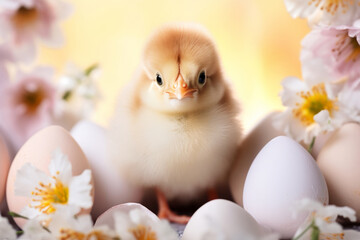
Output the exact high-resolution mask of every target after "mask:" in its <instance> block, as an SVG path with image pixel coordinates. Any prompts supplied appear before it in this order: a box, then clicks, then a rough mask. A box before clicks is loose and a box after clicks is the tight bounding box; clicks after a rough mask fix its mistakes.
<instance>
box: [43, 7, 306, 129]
mask: <svg viewBox="0 0 360 240" xmlns="http://www.w3.org/2000/svg"><path fill="white" fill-rule="evenodd" d="M68 1H69V2H71V3H72V4H73V5H74V14H73V15H72V16H71V17H70V18H69V19H68V20H67V21H65V22H64V24H63V25H62V27H63V30H64V34H65V37H66V44H65V46H64V47H63V48H61V49H57V50H51V49H44V48H42V50H41V54H40V58H39V61H38V62H40V63H44V64H51V65H53V66H55V67H56V68H57V70H58V71H59V72H60V71H62V70H63V68H64V66H65V64H66V62H67V61H72V62H75V63H76V64H78V65H80V66H83V67H86V66H88V65H90V64H92V63H94V62H98V63H100V65H101V67H102V77H101V79H100V87H101V90H102V92H103V95H104V99H103V100H102V101H101V102H100V103H99V105H98V109H97V112H96V113H95V116H94V120H95V121H96V122H98V123H100V124H102V125H105V126H106V124H107V122H108V120H109V118H110V117H111V115H112V111H113V108H114V104H115V100H116V96H117V94H118V92H119V90H120V89H121V87H122V86H123V85H124V84H125V83H126V82H127V81H129V80H130V79H131V76H132V74H133V72H134V70H135V68H136V67H137V65H138V63H139V60H140V54H141V50H142V47H143V45H144V42H145V41H146V38H147V36H148V35H149V34H150V33H151V32H152V31H153V30H154V29H156V28H157V27H159V26H161V25H162V24H163V23H167V22H173V21H186V22H197V23H201V24H203V25H204V26H205V27H206V28H207V29H208V30H209V31H210V32H211V33H212V35H213V37H214V39H215V40H216V43H217V46H218V49H219V52H220V55H221V58H222V62H223V66H224V68H225V71H226V73H227V75H228V77H229V78H230V79H231V80H232V81H233V83H234V87H235V88H236V93H237V96H238V98H239V99H240V100H241V102H242V106H243V122H244V127H245V130H249V128H251V126H253V124H254V123H255V122H256V121H257V120H259V119H260V118H261V117H262V116H263V115H264V114H266V113H267V112H269V111H272V110H274V109H281V102H280V98H279V97H278V93H279V91H280V90H281V85H280V82H281V80H282V79H283V78H284V77H286V76H288V75H295V76H298V77H300V76H301V72H300V63H299V60H298V59H299V50H300V41H301V39H302V38H303V37H304V36H305V35H306V33H307V32H308V27H307V24H306V21H305V20H299V19H296V20H294V19H292V18H291V17H290V16H289V14H288V13H287V12H286V9H285V6H284V3H283V0H272V1H269V0H252V1H245V0H218V1H211V0H151V1H146V0H133V1H131V0H128V1H125V0H103V1H100V0H68Z"/></svg>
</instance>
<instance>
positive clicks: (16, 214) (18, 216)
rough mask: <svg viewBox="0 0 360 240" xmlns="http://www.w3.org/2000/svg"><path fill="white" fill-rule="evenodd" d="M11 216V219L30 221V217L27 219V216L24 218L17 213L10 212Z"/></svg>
mask: <svg viewBox="0 0 360 240" xmlns="http://www.w3.org/2000/svg"><path fill="white" fill-rule="evenodd" d="M9 215H10V216H11V217H13V218H23V219H26V220H29V218H28V217H25V216H23V215H20V214H18V213H16V212H9Z"/></svg>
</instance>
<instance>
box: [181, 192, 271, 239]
mask: <svg viewBox="0 0 360 240" xmlns="http://www.w3.org/2000/svg"><path fill="white" fill-rule="evenodd" d="M266 233H267V232H266V230H265V229H264V228H262V227H261V226H260V225H259V224H258V223H257V222H256V221H255V219H254V218H253V217H252V216H250V215H249V214H248V213H247V212H246V211H245V210H244V209H243V208H242V207H240V206H239V205H237V204H236V203H234V202H231V201H228V200H224V199H216V200H212V201H210V202H208V203H206V204H204V205H203V206H201V207H200V208H199V209H198V210H197V211H196V212H195V213H194V215H193V216H192V217H191V219H190V221H189V222H188V224H187V225H186V227H185V230H184V233H183V236H182V240H201V239H208V238H204V236H206V235H207V234H210V235H212V236H213V237H214V238H211V239H220V238H215V236H216V235H217V234H220V235H221V236H222V237H223V238H221V239H248V240H250V239H254V240H255V239H259V238H260V237H261V236H263V235H264V234H266ZM208 236H209V235H208Z"/></svg>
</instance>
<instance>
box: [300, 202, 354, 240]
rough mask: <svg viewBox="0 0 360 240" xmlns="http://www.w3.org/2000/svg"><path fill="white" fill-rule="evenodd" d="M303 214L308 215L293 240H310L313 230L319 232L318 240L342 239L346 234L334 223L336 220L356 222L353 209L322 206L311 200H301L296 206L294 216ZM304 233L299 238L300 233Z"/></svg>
mask: <svg viewBox="0 0 360 240" xmlns="http://www.w3.org/2000/svg"><path fill="white" fill-rule="evenodd" d="M303 212H305V213H307V214H309V215H308V218H307V219H306V221H305V222H304V224H302V225H301V226H300V228H299V229H298V231H297V232H296V233H295V236H294V238H293V239H301V240H310V235H311V232H312V231H313V229H314V228H315V229H316V230H317V231H319V234H320V239H328V238H327V237H332V238H330V239H343V238H342V237H343V236H344V235H345V236H346V234H347V233H346V231H345V232H344V231H343V228H342V226H341V225H340V224H339V223H337V222H336V218H337V217H338V216H343V217H346V218H349V219H350V221H352V222H354V221H356V216H355V214H356V212H355V211H354V210H353V209H351V208H349V207H337V206H334V205H328V206H324V205H323V204H322V203H320V202H318V201H316V200H312V199H303V200H301V201H300V202H299V203H298V205H297V206H296V210H295V212H294V216H295V217H296V216H297V215H298V214H299V213H303ZM306 229H307V230H306ZM304 231H306V233H305V234H303V235H302V236H301V233H303V232H304ZM349 235H353V233H349ZM299 236H301V237H299ZM345 239H351V238H345Z"/></svg>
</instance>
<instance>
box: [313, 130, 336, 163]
mask: <svg viewBox="0 0 360 240" xmlns="http://www.w3.org/2000/svg"><path fill="white" fill-rule="evenodd" d="M333 134H334V132H333V131H332V132H326V133H320V134H319V135H318V136H317V137H316V139H315V142H314V146H313V148H312V150H311V155H312V156H313V157H314V158H315V159H317V157H318V156H319V154H320V151H321V149H322V148H323V147H324V145H325V143H326V142H327V141H328V140H329V139H330V137H331V136H332V135H333Z"/></svg>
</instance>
